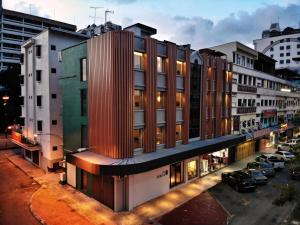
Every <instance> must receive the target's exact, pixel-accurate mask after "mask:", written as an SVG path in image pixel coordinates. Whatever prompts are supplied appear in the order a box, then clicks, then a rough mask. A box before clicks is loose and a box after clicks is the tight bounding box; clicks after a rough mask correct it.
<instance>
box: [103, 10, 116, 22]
mask: <svg viewBox="0 0 300 225" xmlns="http://www.w3.org/2000/svg"><path fill="white" fill-rule="evenodd" d="M109 13H111V14H114V11H113V10H109V9H106V10H105V23H106V22H107V15H108V14H109Z"/></svg>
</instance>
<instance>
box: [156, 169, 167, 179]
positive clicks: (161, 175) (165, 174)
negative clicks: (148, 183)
mask: <svg viewBox="0 0 300 225" xmlns="http://www.w3.org/2000/svg"><path fill="white" fill-rule="evenodd" d="M167 175H168V170H164V171H162V172H161V174H159V175H157V176H156V178H157V179H159V178H162V177H164V176H167Z"/></svg>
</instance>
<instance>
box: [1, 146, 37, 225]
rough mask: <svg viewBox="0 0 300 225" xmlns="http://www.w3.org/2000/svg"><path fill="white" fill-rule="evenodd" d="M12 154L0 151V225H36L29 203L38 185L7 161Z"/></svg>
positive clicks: (7, 151)
mask: <svg viewBox="0 0 300 225" xmlns="http://www.w3.org/2000/svg"><path fill="white" fill-rule="evenodd" d="M12 154H14V153H12V152H11V151H10V150H0V167H1V170H0V180H1V182H0V225H17V224H22V225H38V224H40V223H39V222H38V221H37V220H36V219H35V218H34V217H33V215H32V214H31V212H30V210H29V202H30V198H31V195H32V194H33V193H34V192H35V191H36V190H37V189H38V188H39V185H38V184H37V183H36V182H35V181H34V180H33V179H32V178H30V177H28V176H27V175H26V174H25V173H23V172H22V171H21V170H20V169H18V168H17V167H16V166H14V165H13V164H12V163H11V162H10V161H9V160H8V159H7V157H8V156H9V155H12Z"/></svg>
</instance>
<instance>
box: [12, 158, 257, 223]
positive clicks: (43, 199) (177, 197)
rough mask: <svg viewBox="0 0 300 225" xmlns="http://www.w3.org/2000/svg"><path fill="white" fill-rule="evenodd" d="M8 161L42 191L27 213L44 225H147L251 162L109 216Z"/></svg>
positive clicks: (51, 179)
mask: <svg viewBox="0 0 300 225" xmlns="http://www.w3.org/2000/svg"><path fill="white" fill-rule="evenodd" d="M9 159H10V161H12V162H13V163H14V164H15V165H17V166H18V167H20V168H21V169H23V170H24V171H25V172H26V173H27V174H29V175H30V176H32V177H33V178H34V179H35V180H36V181H37V182H38V183H39V184H41V186H42V188H40V189H39V190H38V191H37V192H36V193H35V194H34V195H33V196H32V204H31V209H32V211H33V212H34V213H35V214H36V215H38V216H39V217H40V219H42V220H44V221H46V222H47V224H49V225H52V224H122V225H131V224H150V223H151V220H152V219H155V218H157V217H160V216H162V215H164V214H166V213H167V212H169V211H171V210H172V209H174V208H176V207H178V206H180V205H182V204H183V203H185V202H187V201H189V200H191V199H192V198H194V197H195V196H198V195H199V194H201V193H202V192H204V191H206V190H208V189H209V188H211V187H213V186H214V185H216V184H217V183H219V182H220V180H221V179H220V175H221V173H222V172H227V171H233V170H238V169H241V168H244V167H245V165H246V163H247V162H249V161H252V160H253V159H254V156H251V157H248V158H247V159H245V160H242V161H239V162H237V163H234V164H232V165H230V166H228V167H226V168H223V169H221V170H219V171H217V172H215V173H213V174H209V175H207V176H205V177H203V178H200V179H197V180H195V181H194V182H192V183H189V184H186V185H184V186H181V187H179V188H177V189H176V190H173V191H171V192H169V193H167V194H165V195H163V196H161V197H158V198H156V199H154V200H151V201H149V202H147V203H144V204H142V205H140V206H138V207H136V208H134V209H133V210H132V211H130V212H121V213H115V212H113V211H112V210H111V209H109V208H107V207H106V206H104V205H102V204H101V203H99V202H98V201H96V200H94V199H92V198H89V197H88V196H86V195H84V194H82V193H81V192H79V191H77V190H75V189H74V188H72V187H70V186H69V185H64V186H62V185H60V184H59V183H58V180H59V174H55V173H49V174H44V173H43V172H42V171H41V169H39V168H37V167H35V166H33V165H32V164H30V163H29V162H27V161H26V160H24V159H23V158H22V157H21V156H18V155H14V156H11V157H9ZM74 218H76V220H74ZM75 221H81V223H75Z"/></svg>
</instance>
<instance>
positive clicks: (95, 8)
mask: <svg viewBox="0 0 300 225" xmlns="http://www.w3.org/2000/svg"><path fill="white" fill-rule="evenodd" d="M90 8H91V9H94V16H89V17H90V18H92V19H93V20H94V24H96V19H100V18H101V17H97V9H102V8H103V7H96V6H91V7H90Z"/></svg>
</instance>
